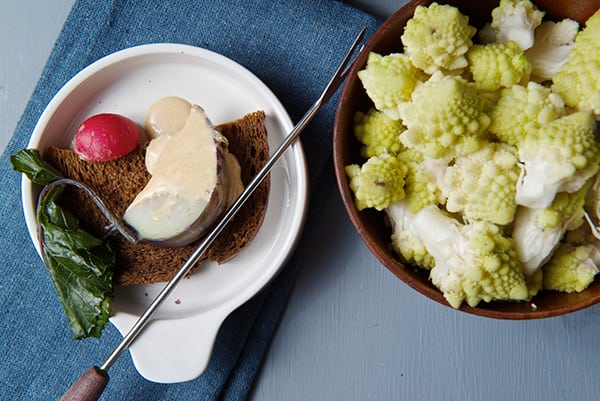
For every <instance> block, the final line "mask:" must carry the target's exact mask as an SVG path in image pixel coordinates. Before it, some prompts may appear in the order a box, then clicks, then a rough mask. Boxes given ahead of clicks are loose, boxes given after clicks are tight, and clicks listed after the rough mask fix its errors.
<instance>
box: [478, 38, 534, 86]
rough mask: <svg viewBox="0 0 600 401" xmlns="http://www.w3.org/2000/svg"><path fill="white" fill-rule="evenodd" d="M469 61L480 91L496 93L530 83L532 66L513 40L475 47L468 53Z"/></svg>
mask: <svg viewBox="0 0 600 401" xmlns="http://www.w3.org/2000/svg"><path fill="white" fill-rule="evenodd" d="M467 60H469V70H470V71H471V75H472V76H473V81H475V85H476V87H477V88H478V89H480V90H485V91H496V90H498V89H500V88H510V87H511V86H513V85H514V84H521V85H526V84H527V82H528V81H529V74H530V73H531V64H529V61H527V57H525V54H524V53H523V50H521V48H520V47H519V45H517V44H516V43H515V42H513V41H512V40H511V41H509V42H508V43H490V44H485V45H473V46H472V47H471V48H470V49H469V51H468V52H467Z"/></svg>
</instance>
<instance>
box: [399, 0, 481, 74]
mask: <svg viewBox="0 0 600 401" xmlns="http://www.w3.org/2000/svg"><path fill="white" fill-rule="evenodd" d="M476 31H477V30H476V29H475V28H474V27H472V26H470V25H469V18H468V17H467V16H465V15H463V14H461V13H460V11H459V10H458V9H457V8H456V7H452V6H450V5H440V4H437V3H432V4H431V5H429V7H424V6H417V8H416V9H415V13H414V15H413V17H412V18H411V19H410V20H408V22H407V23H406V26H405V28H404V33H403V34H402V37H401V40H402V44H403V45H404V50H405V53H406V54H408V55H409V56H410V60H411V61H412V62H413V64H414V65H415V66H416V67H418V68H420V69H422V70H423V71H425V72H426V73H428V74H433V73H434V72H436V71H443V72H460V71H462V70H463V69H464V68H465V67H466V66H467V59H466V58H465V54H466V53H467V51H468V50H469V48H470V47H471V45H472V44H473V42H472V40H471V38H472V37H473V35H475V32H476Z"/></svg>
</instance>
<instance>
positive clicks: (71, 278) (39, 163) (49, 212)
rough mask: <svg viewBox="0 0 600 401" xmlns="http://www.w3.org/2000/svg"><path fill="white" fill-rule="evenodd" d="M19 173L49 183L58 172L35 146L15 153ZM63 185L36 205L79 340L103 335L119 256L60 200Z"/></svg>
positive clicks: (45, 247) (46, 254) (46, 253)
mask: <svg viewBox="0 0 600 401" xmlns="http://www.w3.org/2000/svg"><path fill="white" fill-rule="evenodd" d="M10 161H11V164H12V166H13V169H15V170H16V171H19V172H22V173H24V174H26V175H27V176H28V177H29V178H30V179H31V180H32V181H33V182H36V183H38V184H42V185H48V184H50V183H51V182H53V181H55V180H56V179H58V178H60V174H59V173H58V172H57V171H56V170H54V169H53V168H52V167H51V166H50V165H49V164H47V163H46V162H44V161H43V160H42V158H41V157H40V154H39V152H38V151H36V150H34V149H26V150H20V151H19V152H17V153H16V154H15V155H13V156H11V159H10ZM61 193H62V187H60V186H55V187H51V188H46V189H45V193H44V194H43V196H41V197H40V198H41V199H40V201H39V203H38V207H37V221H38V224H39V225H40V232H41V236H40V238H41V242H42V253H43V258H44V262H45V264H46V267H47V268H48V271H49V272H50V277H51V279H52V282H53V284H54V287H55V289H56V292H57V294H58V296H59V299H60V301H61V304H62V307H63V309H64V311H65V314H66V316H67V319H68V321H69V324H70V326H71V330H72V331H73V336H74V337H75V338H76V339H81V338H85V337H99V336H100V333H101V331H102V329H103V328H104V326H105V325H106V324H107V322H108V317H109V316H110V301H111V293H112V289H113V286H112V275H113V273H112V267H113V266H114V264H115V254H114V252H113V251H112V250H111V249H110V246H109V245H108V243H107V241H105V240H102V239H99V238H97V237H95V236H93V235H91V234H89V233H88V232H87V231H85V230H84V229H82V228H81V227H80V225H79V220H78V219H77V217H76V216H74V215H73V214H72V213H70V212H68V211H66V210H64V209H62V208H61V207H60V206H59V205H58V204H57V203H56V200H57V198H58V196H59V195H60V194H61Z"/></svg>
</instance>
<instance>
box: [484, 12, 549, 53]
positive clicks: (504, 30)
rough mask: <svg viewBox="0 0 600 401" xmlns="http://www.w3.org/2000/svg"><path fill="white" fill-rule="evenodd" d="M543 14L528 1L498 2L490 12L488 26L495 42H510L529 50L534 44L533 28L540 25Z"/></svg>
mask: <svg viewBox="0 0 600 401" xmlns="http://www.w3.org/2000/svg"><path fill="white" fill-rule="evenodd" d="M544 14H545V13H544V12H543V11H540V10H539V9H538V8H537V7H536V6H535V5H534V4H533V3H532V2H531V1H529V0H500V4H499V5H498V7H496V8H494V9H493V10H492V22H491V24H490V27H491V28H492V29H493V30H494V33H495V39H496V42H498V43H508V42H509V41H511V40H512V41H514V42H516V43H517V44H518V45H519V47H520V48H521V49H522V50H527V49H529V48H530V47H532V46H533V43H534V31H535V28H537V27H538V26H539V25H540V24H541V23H542V18H543V17H544ZM488 36H489V34H488Z"/></svg>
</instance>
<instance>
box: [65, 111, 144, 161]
mask: <svg viewBox="0 0 600 401" xmlns="http://www.w3.org/2000/svg"><path fill="white" fill-rule="evenodd" d="M141 135H142V133H141V130H140V127H139V126H138V125H137V124H136V123H135V122H133V121H132V120H130V119H129V118H127V117H124V116H121V115H119V114H110V113H103V114H96V115H94V116H92V117H90V118H88V119H87V120H85V121H84V122H83V123H82V124H81V126H80V127H79V128H78V129H77V132H76V133H75V139H74V140H73V148H74V149H75V152H76V153H77V154H78V155H79V157H81V158H82V159H84V160H89V161H96V162H105V161H109V160H114V159H118V158H119V157H122V156H125V155H126V154H128V153H129V152H131V151H133V150H134V149H135V148H136V147H137V145H138V143H139V140H140V136H141Z"/></svg>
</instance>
